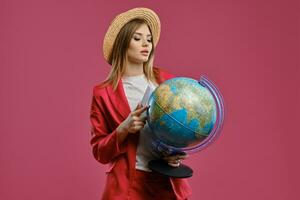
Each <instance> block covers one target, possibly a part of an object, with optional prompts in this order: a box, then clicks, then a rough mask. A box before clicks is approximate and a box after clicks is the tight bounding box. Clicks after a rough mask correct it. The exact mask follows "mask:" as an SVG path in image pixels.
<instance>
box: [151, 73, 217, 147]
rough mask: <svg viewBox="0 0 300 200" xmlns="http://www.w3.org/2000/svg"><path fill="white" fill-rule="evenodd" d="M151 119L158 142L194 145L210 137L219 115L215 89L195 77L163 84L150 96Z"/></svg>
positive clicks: (175, 79)
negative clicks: (212, 89) (213, 90)
mask: <svg viewBox="0 0 300 200" xmlns="http://www.w3.org/2000/svg"><path fill="white" fill-rule="evenodd" d="M148 104H149V105H150V108H149V109H148V119H147V122H148V124H149V127H150V128H151V129H152V132H153V134H154V135H155V138H157V140H156V142H158V141H159V143H162V144H164V145H165V146H168V147H170V148H172V149H177V150H181V151H184V150H188V149H194V148H195V147H197V146H199V145H200V144H201V143H202V142H204V141H205V139H207V138H208V137H209V136H210V134H211V133H213V132H212V130H213V128H214V126H215V124H216V119H217V110H218V109H217V102H216V100H215V98H214V95H213V92H211V90H209V88H208V87H205V85H203V84H200V83H199V81H196V80H194V79H192V78H186V77H178V78H173V79H170V80H167V81H165V82H164V83H162V84H160V85H159V86H158V87H157V88H156V89H155V90H154V91H153V93H152V95H151V96H150V98H149V102H148Z"/></svg>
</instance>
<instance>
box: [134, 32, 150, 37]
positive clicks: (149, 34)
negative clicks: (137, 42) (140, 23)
mask: <svg viewBox="0 0 300 200" xmlns="http://www.w3.org/2000/svg"><path fill="white" fill-rule="evenodd" d="M134 34H138V35H143V34H142V33H139V32H134ZM148 36H151V37H152V35H151V34H148V35H147V37H148Z"/></svg>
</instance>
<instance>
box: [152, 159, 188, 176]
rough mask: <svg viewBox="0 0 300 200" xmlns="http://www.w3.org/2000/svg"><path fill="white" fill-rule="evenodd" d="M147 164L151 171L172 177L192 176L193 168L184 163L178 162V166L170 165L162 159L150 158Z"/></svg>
mask: <svg viewBox="0 0 300 200" xmlns="http://www.w3.org/2000/svg"><path fill="white" fill-rule="evenodd" d="M148 166H149V168H150V169H151V170H152V171H153V172H156V173H159V174H161V175H164V176H168V177H172V178H189V177H191V176H193V170H192V169H191V168H190V167H188V166H187V165H184V164H180V165H179V167H172V166H170V165H169V164H168V163H167V162H166V161H164V160H152V161H150V162H149V164H148Z"/></svg>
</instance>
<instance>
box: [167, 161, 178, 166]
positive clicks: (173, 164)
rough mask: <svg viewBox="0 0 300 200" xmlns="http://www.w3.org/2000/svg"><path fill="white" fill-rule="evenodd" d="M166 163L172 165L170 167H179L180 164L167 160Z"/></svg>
mask: <svg viewBox="0 0 300 200" xmlns="http://www.w3.org/2000/svg"><path fill="white" fill-rule="evenodd" d="M168 165H170V166H172V167H179V166H180V163H169V162H168Z"/></svg>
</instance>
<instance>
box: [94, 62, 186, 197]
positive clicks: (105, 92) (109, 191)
mask: <svg viewBox="0 0 300 200" xmlns="http://www.w3.org/2000/svg"><path fill="white" fill-rule="evenodd" d="M155 70H158V71H159V74H160V76H159V77H160V78H159V79H158V80H157V82H158V83H159V84H160V83H162V82H163V81H165V80H167V79H170V78H173V77H174V76H173V75H171V74H168V73H167V72H165V71H162V70H161V69H158V68H155ZM130 112H131V111H130V107H129V104H128V101H127V98H126V96H125V92H124V89H123V83H122V80H120V81H119V84H118V86H117V89H116V91H113V88H112V86H110V85H109V86H105V87H103V86H101V85H97V86H95V87H94V90H93V98H92V104H91V112H90V120H91V124H92V127H91V128H92V130H91V134H92V139H91V145H92V150H93V155H94V157H95V159H96V160H97V161H99V162H100V163H102V164H109V167H108V169H107V171H106V172H107V179H106V185H105V188H104V193H103V196H102V199H109V200H111V199H126V198H128V197H129V196H130V190H131V185H132V181H133V177H134V174H135V163H136V160H135V159H136V150H137V144H138V140H139V138H138V137H139V134H129V135H128V136H127V138H126V139H125V141H124V142H123V143H122V144H121V145H118V135H117V133H116V128H117V127H118V126H119V124H120V123H122V122H123V121H124V120H125V119H126V118H127V116H128V115H129V113H130ZM120 172H121V173H120ZM171 183H172V187H173V190H174V192H175V195H176V197H177V199H186V198H187V197H188V196H189V195H190V194H191V189H190V187H189V185H188V182H187V180H186V179H176V178H171Z"/></svg>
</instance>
